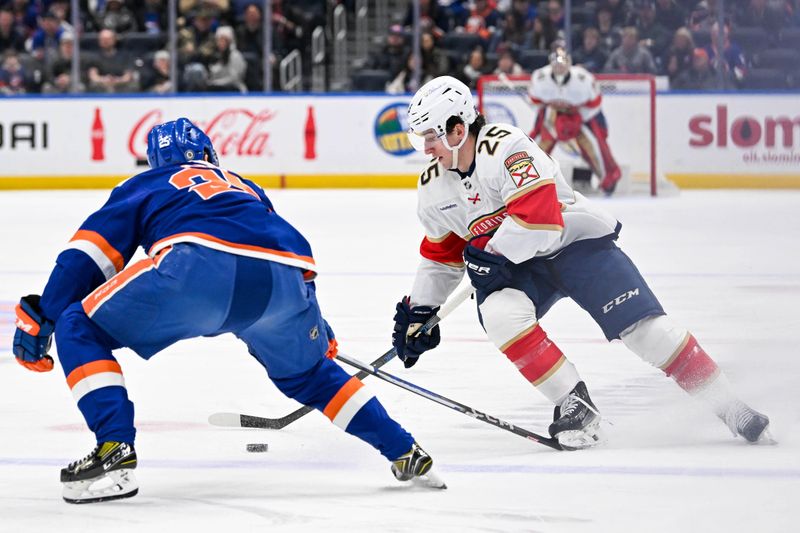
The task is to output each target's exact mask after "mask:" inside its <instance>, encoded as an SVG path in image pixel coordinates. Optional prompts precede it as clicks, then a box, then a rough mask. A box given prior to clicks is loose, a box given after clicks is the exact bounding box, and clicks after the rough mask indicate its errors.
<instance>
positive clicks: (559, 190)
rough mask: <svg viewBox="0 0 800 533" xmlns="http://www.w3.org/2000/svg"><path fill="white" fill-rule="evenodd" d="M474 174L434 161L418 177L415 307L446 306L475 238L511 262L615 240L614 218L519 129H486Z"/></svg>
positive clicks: (478, 142)
mask: <svg viewBox="0 0 800 533" xmlns="http://www.w3.org/2000/svg"><path fill="white" fill-rule="evenodd" d="M475 146H476V149H475V161H474V164H473V167H472V168H471V169H470V172H468V173H466V174H463V175H462V174H461V173H459V172H456V171H452V170H446V169H445V168H444V167H442V165H441V164H439V163H438V162H433V163H432V164H431V165H430V166H429V167H428V168H426V169H425V171H423V173H422V174H421V175H420V179H419V182H418V185H417V195H418V209H417V214H418V216H419V219H420V221H421V223H422V225H423V227H424V229H425V238H424V239H423V241H422V245H421V247H420V253H421V254H422V257H423V259H422V263H421V264H420V267H419V269H418V271H417V276H416V279H415V281H414V287H413V289H412V292H411V302H412V304H413V305H431V306H436V305H441V304H442V303H444V302H445V300H446V299H447V296H448V295H449V294H450V293H451V292H452V291H453V290H454V289H455V287H456V286H457V285H458V283H459V281H460V280H461V278H462V277H463V273H464V259H463V251H464V247H465V246H466V242H467V241H468V240H469V239H470V238H471V237H473V236H476V235H481V234H484V233H493V236H492V238H491V239H490V240H489V243H488V244H487V246H486V250H487V251H489V252H492V253H498V254H502V255H504V256H506V257H507V258H508V259H510V260H511V261H513V262H514V263H522V262H523V261H526V260H528V259H531V258H533V257H545V256H550V255H554V254H555V253H557V252H558V251H559V250H560V249H561V248H563V247H564V246H567V245H568V244H570V243H572V242H575V241H578V240H582V239H591V238H597V237H603V236H606V235H610V234H612V233H614V231H615V230H616V228H617V224H618V223H617V221H616V219H615V218H614V217H613V216H611V215H609V214H607V213H605V212H604V211H602V210H600V209H598V208H596V207H595V206H593V205H592V204H590V203H589V201H588V200H586V198H584V197H583V196H582V195H581V194H579V193H577V192H575V191H573V190H572V188H570V186H569V185H568V184H567V182H566V181H565V180H564V177H563V175H562V174H561V169H560V167H559V165H558V163H557V162H556V161H554V160H553V159H551V158H550V156H549V155H547V154H546V153H544V152H543V151H542V150H541V148H539V146H538V145H537V144H536V143H534V142H533V141H532V140H531V139H530V138H529V137H528V136H527V135H526V134H525V133H524V132H523V131H522V130H520V129H519V128H517V127H515V126H511V125H510V124H487V125H486V126H484V127H483V128H482V129H481V130H480V132H479V133H478V137H477V140H476V144H475Z"/></svg>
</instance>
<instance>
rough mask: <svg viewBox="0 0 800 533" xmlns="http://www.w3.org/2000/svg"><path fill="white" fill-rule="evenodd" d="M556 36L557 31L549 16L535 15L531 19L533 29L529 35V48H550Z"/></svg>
mask: <svg viewBox="0 0 800 533" xmlns="http://www.w3.org/2000/svg"><path fill="white" fill-rule="evenodd" d="M557 37H558V33H557V31H556V29H555V28H554V27H553V22H552V21H551V20H550V18H549V17H541V16H540V17H536V19H535V20H534V21H533V31H532V32H531V36H530V46H531V48H534V49H536V50H550V47H551V46H552V44H553V42H555V40H556V38H557Z"/></svg>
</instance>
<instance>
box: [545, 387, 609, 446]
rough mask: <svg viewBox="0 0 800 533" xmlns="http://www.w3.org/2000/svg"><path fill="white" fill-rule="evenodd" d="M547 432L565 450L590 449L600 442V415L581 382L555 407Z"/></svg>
mask: <svg viewBox="0 0 800 533" xmlns="http://www.w3.org/2000/svg"><path fill="white" fill-rule="evenodd" d="M548 431H549V432H550V436H551V437H553V438H555V439H557V440H558V443H559V444H561V446H562V447H563V448H564V449H565V450H578V449H581V448H591V447H592V446H595V445H597V444H599V443H600V442H601V440H602V437H601V434H600V413H599V412H598V411H597V409H596V408H595V406H594V404H593V403H592V399H591V398H589V392H588V391H587V390H586V385H585V384H584V383H583V381H581V382H579V383H578V384H577V385H575V388H574V389H572V391H570V393H569V394H568V395H567V397H566V398H565V399H564V401H563V402H561V405H557V406H556V408H555V410H554V412H553V423H552V424H550V427H549V428H548Z"/></svg>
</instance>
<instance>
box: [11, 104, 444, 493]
mask: <svg viewBox="0 0 800 533" xmlns="http://www.w3.org/2000/svg"><path fill="white" fill-rule="evenodd" d="M147 162H148V163H149V165H150V169H149V170H147V171H145V172H142V173H141V174H138V175H136V176H134V177H132V178H130V179H128V180H126V181H124V182H122V183H121V184H120V185H118V186H117V187H116V188H115V189H114V190H113V191H112V192H111V195H110V197H109V199H108V201H107V202H106V203H105V205H104V206H103V207H101V208H100V209H99V210H97V211H95V212H94V213H92V214H91V215H90V216H89V217H88V218H87V219H86V221H85V222H84V223H83V224H82V225H81V227H80V229H79V230H78V231H77V233H75V236H74V237H73V238H72V239H71V241H70V242H69V244H67V246H66V247H65V249H64V251H62V252H61V253H60V254H59V255H58V258H57V260H56V266H55V268H54V269H53V272H52V273H51V274H50V279H49V281H48V282H47V286H46V287H45V288H44V291H43V292H42V295H41V297H40V296H38V295H29V296H25V297H23V298H22V300H21V301H20V303H19V305H18V306H17V308H16V315H17V320H16V325H17V330H16V333H15V335H14V355H15V356H16V357H17V360H18V361H19V363H20V364H21V365H22V366H24V367H25V368H27V369H29V370H32V371H36V372H47V371H50V370H52V369H53V367H54V361H53V359H52V357H50V355H48V351H49V348H50V341H51V338H52V336H53V334H55V338H56V342H57V343H58V359H59V362H60V363H61V367H62V370H63V371H64V375H65V376H66V381H67V384H68V385H69V387H70V389H71V390H72V396H73V398H74V399H75V401H76V403H77V404H78V409H80V411H81V414H82V415H83V417H84V419H85V420H86V424H87V426H88V427H89V429H91V430H92V432H93V433H94V435H95V439H96V442H97V447H96V448H95V449H94V450H93V451H92V452H91V453H89V455H87V456H86V457H84V458H83V459H80V460H78V461H75V462H73V463H71V464H70V465H68V466H67V467H65V468H63V469H62V470H61V482H62V483H63V484H64V488H63V497H64V499H65V500H66V501H67V502H69V503H91V502H99V501H104V500H115V499H119V498H129V497H131V496H134V495H135V494H136V493H137V492H138V490H139V487H138V484H137V482H136V479H135V477H134V475H133V470H134V469H135V468H136V466H137V457H136V451H135V450H134V439H135V437H136V428H135V427H134V420H133V402H131V400H130V399H129V398H128V389H127V388H126V386H125V379H124V378H123V374H122V368H121V366H120V364H119V363H118V362H117V360H116V359H115V358H114V356H113V355H112V351H114V350H116V349H119V348H122V347H128V348H131V349H132V350H133V351H134V352H136V354H137V355H139V356H140V357H142V358H143V359H150V358H151V357H152V356H154V355H155V354H157V353H158V352H160V351H162V350H164V349H165V348H167V347H169V346H171V345H172V344H174V343H176V342H178V341H180V340H183V339H190V338H194V337H200V336H206V337H213V336H217V335H221V334H223V333H232V334H234V335H236V337H237V338H238V339H240V340H241V341H242V342H243V343H244V345H245V346H246V348H247V351H248V352H249V353H250V355H252V356H253V357H254V358H255V359H256V361H258V363H259V364H260V365H261V366H263V367H264V369H265V370H266V372H267V375H268V376H269V378H270V379H271V380H272V382H273V383H274V384H275V385H276V386H277V387H278V389H279V390H280V391H281V392H282V393H283V394H285V395H286V396H288V397H290V398H293V399H295V400H297V401H298V402H300V403H303V404H305V405H309V406H312V407H314V408H316V409H318V410H320V411H321V412H322V413H323V414H325V416H326V417H328V418H329V419H330V420H331V422H333V423H334V424H335V425H337V426H339V427H340V428H342V429H343V430H345V431H346V432H347V433H349V434H351V435H353V436H355V437H358V438H359V439H361V440H363V441H364V442H366V443H367V444H370V445H372V446H373V447H374V448H375V449H376V450H378V451H379V452H380V453H381V454H382V455H383V456H384V457H386V459H388V460H389V461H390V464H391V471H392V473H393V474H394V476H395V477H396V478H397V479H398V480H400V481H420V482H422V484H426V485H429V486H431V487H433V488H445V487H444V484H443V483H442V482H441V480H439V479H438V478H436V477H435V474H434V473H433V472H432V471H431V466H432V464H433V461H432V460H431V458H430V456H429V455H428V454H427V453H425V451H424V450H423V449H422V448H420V447H419V446H418V445H417V443H416V442H415V441H414V438H413V437H412V436H411V434H410V433H408V432H407V431H406V430H405V429H403V428H402V427H401V426H400V425H399V424H398V423H397V422H395V421H394V419H392V418H391V417H390V416H389V415H388V414H387V413H386V411H385V410H384V408H383V406H382V405H381V403H380V402H379V401H378V399H377V398H376V397H375V396H374V395H373V394H372V393H371V392H370V391H369V390H368V389H367V388H365V387H364V386H363V384H362V383H361V381H360V380H359V379H358V378H357V377H355V376H350V374H348V373H347V372H345V371H344V370H343V369H342V368H341V367H340V366H339V365H337V364H336V363H334V362H333V360H332V358H333V357H334V356H335V355H336V350H337V343H336V338H335V337H334V335H333V331H332V330H331V328H330V326H328V323H327V322H326V321H325V319H324V318H323V317H322V313H321V311H320V308H319V305H318V303H317V298H316V289H315V285H314V282H313V279H314V277H315V276H316V272H317V267H316V264H315V262H314V258H313V255H312V253H311V246H310V245H309V244H308V241H306V239H305V238H304V237H303V236H302V235H301V234H300V232H299V231H297V230H296V229H295V228H294V227H293V226H292V225H290V224H289V223H288V222H287V221H286V220H284V219H283V218H281V217H280V216H279V215H278V214H277V213H276V212H275V209H274V207H273V206H272V202H270V200H269V198H267V196H266V194H265V193H264V191H263V190H262V189H261V188H260V187H259V186H258V185H256V184H255V183H253V182H252V181H249V180H247V179H245V178H243V177H241V176H239V175H238V174H236V173H234V172H231V171H230V170H227V169H224V168H220V166H219V160H218V159H217V153H216V151H215V150H214V147H213V145H212V143H211V139H210V138H209V137H208V136H207V135H206V134H205V133H204V132H203V131H202V130H200V129H199V128H198V127H197V126H195V125H194V124H193V123H192V122H191V121H189V120H188V119H185V118H179V119H178V120H175V121H171V122H167V123H164V124H160V125H158V126H155V127H154V128H153V129H152V130H151V131H150V133H148V135H147ZM140 246H141V247H142V248H143V249H144V250H145V251H146V252H147V254H148V257H147V258H146V259H142V260H140V261H131V258H132V257H133V255H134V253H135V252H136V250H137V249H138V248H139V247H140ZM187 361H188V360H187ZM175 393H176V394H177V396H176V398H179V399H180V401H184V402H185V401H187V400H188V399H187V398H186V397H185V396H184V395H183V393H182V392H181V391H180V389H177V388H176V389H175ZM188 401H190V400H188ZM186 444H187V445H188V446H191V442H187V443H186ZM415 478H418V479H415Z"/></svg>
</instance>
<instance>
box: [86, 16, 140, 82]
mask: <svg viewBox="0 0 800 533" xmlns="http://www.w3.org/2000/svg"><path fill="white" fill-rule="evenodd" d="M97 44H98V47H99V51H98V52H97V54H95V55H94V57H92V58H91V59H90V60H89V61H87V64H88V65H89V66H88V69H87V72H88V77H89V84H88V85H89V91H90V92H96V93H124V92H135V91H137V90H138V83H137V80H136V77H135V75H134V71H133V65H132V64H131V61H130V58H129V57H128V56H127V54H125V53H124V52H121V51H120V50H119V49H118V48H117V34H116V33H114V31H113V30H108V29H106V30H100V32H99V33H98V34H97Z"/></svg>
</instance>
